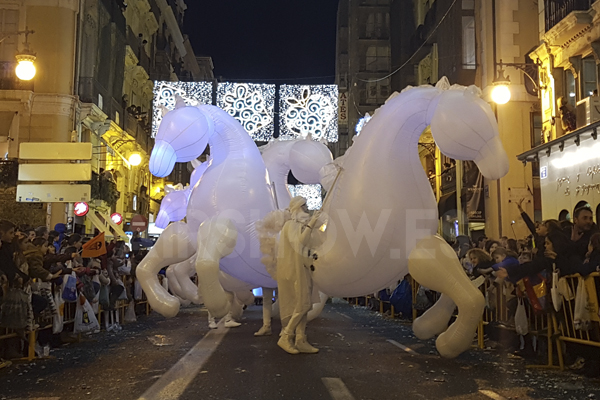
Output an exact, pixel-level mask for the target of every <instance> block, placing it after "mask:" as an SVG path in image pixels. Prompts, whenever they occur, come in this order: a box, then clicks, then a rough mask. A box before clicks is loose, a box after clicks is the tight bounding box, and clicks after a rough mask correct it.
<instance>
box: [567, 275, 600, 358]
mask: <svg viewBox="0 0 600 400" xmlns="http://www.w3.org/2000/svg"><path fill="white" fill-rule="evenodd" d="M580 278H581V276H580V275H579V274H577V275H570V276H567V277H565V280H566V283H567V287H568V291H569V292H570V293H567V295H568V294H572V298H565V297H564V296H561V299H562V306H561V309H560V311H559V312H558V315H559V318H560V328H561V329H560V333H561V335H560V339H561V340H562V341H565V342H571V343H579V344H583V345H588V346H595V347H600V316H599V315H598V309H599V306H598V303H599V302H600V300H599V297H598V292H599V290H600V273H599V272H595V273H593V274H590V275H588V276H587V277H585V279H584V280H583V282H584V284H585V288H586V289H587V294H588V304H587V308H588V311H589V314H590V319H591V323H590V326H589V329H587V330H581V329H576V327H575V323H574V322H575V300H574V299H575V294H576V293H577V286H578V284H579V279H580ZM569 297H571V296H569Z"/></svg>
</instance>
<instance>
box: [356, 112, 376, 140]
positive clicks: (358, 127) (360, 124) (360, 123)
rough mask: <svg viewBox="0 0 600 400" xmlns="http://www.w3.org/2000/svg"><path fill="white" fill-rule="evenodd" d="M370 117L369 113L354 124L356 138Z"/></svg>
mask: <svg viewBox="0 0 600 400" xmlns="http://www.w3.org/2000/svg"><path fill="white" fill-rule="evenodd" d="M371 118H373V117H371V116H370V115H369V113H366V114H365V116H364V117H362V118H361V119H359V120H358V123H357V124H356V127H355V128H354V129H355V130H356V136H358V135H360V131H362V129H363V128H364V127H365V125H366V124H367V122H369V121H370V120H371Z"/></svg>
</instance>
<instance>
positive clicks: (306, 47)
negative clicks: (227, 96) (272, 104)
mask: <svg viewBox="0 0 600 400" xmlns="http://www.w3.org/2000/svg"><path fill="white" fill-rule="evenodd" d="M186 4H187V6H188V9H187V10H186V13H185V20H184V33H186V34H188V35H189V37H190V41H191V43H192V47H193V49H194V52H195V53H196V55H197V56H211V57H212V59H213V63H214V66H215V69H214V74H215V77H217V78H218V77H222V79H223V80H230V81H242V80H245V81H249V82H256V83H290V84H292V83H333V81H334V76H333V75H334V74H335V49H336V18H337V4H338V0H293V1H292V0H187V1H186ZM317 77H320V78H317ZM304 78H310V79H304Z"/></svg>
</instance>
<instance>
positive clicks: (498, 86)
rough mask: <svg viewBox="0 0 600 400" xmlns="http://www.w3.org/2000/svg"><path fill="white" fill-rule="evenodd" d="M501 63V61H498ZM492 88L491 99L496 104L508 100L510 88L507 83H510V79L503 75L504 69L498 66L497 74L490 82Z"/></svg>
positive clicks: (504, 102)
mask: <svg viewBox="0 0 600 400" xmlns="http://www.w3.org/2000/svg"><path fill="white" fill-rule="evenodd" d="M500 63H502V61H500ZM492 85H493V86H494V88H493V89H492V100H494V103H496V104H506V103H508V102H509V101H510V96H511V93H510V89H509V88H508V85H510V79H509V77H507V76H504V69H503V68H502V67H500V68H499V69H498V72H497V75H496V77H495V78H494V81H493V82H492Z"/></svg>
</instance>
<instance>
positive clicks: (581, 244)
mask: <svg viewBox="0 0 600 400" xmlns="http://www.w3.org/2000/svg"><path fill="white" fill-rule="evenodd" d="M521 203H522V202H518V203H517V207H518V208H519V211H520V212H521V217H522V218H523V220H524V221H525V223H526V224H527V227H528V228H529V230H530V231H531V235H530V236H529V237H527V238H525V239H522V240H515V239H509V238H508V237H506V236H504V237H502V238H500V239H499V240H494V239H490V238H487V237H486V236H485V235H484V236H481V237H479V238H478V240H477V241H476V242H475V241H473V242H471V241H469V240H468V238H466V240H464V239H465V238H463V240H460V239H459V240H457V241H456V242H455V243H454V248H455V250H456V252H457V255H458V257H459V259H460V260H461V263H462V265H463V267H464V268H465V270H466V271H467V273H468V274H469V275H472V276H474V277H477V276H480V275H486V276H487V275H490V274H491V275H492V276H494V277H496V278H497V281H501V280H504V279H506V280H507V281H509V282H511V283H513V284H514V283H517V282H518V281H520V280H521V279H523V278H525V277H531V276H537V275H538V274H540V273H544V274H550V273H552V272H553V271H554V270H558V271H559V272H560V275H561V276H564V275H572V274H581V275H582V276H586V275H589V274H590V273H592V272H596V271H599V270H600V231H599V229H598V226H597V225H596V224H595V223H594V220H593V215H594V214H593V212H592V209H591V208H590V207H580V208H578V209H576V210H575V211H574V213H573V221H572V222H570V221H561V222H559V221H557V220H554V219H550V220H546V221H542V222H537V223H534V222H533V221H532V220H531V218H530V217H529V215H527V213H526V212H524V211H523V208H522V206H521Z"/></svg>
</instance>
